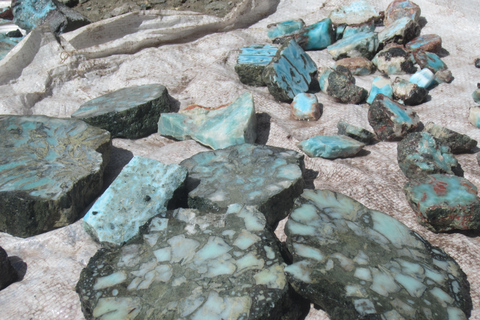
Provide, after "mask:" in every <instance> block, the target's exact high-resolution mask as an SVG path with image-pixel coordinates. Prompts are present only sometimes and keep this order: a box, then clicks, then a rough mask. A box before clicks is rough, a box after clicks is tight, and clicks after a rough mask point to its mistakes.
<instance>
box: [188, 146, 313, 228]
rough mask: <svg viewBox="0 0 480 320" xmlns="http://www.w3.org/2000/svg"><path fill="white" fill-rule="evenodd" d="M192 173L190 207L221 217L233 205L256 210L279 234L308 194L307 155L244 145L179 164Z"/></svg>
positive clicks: (204, 154) (267, 147) (189, 186)
mask: <svg viewBox="0 0 480 320" xmlns="http://www.w3.org/2000/svg"><path fill="white" fill-rule="evenodd" d="M180 164H181V165H183V166H185V167H186V168H187V169H188V178H187V189H188V192H189V194H188V205H189V207H190V208H197V209H199V210H201V211H212V212H219V211H221V210H223V209H225V208H227V207H228V206H229V205H230V204H231V203H239V204H242V205H243V204H245V205H251V206H255V207H257V208H258V209H259V210H260V211H261V212H262V213H263V214H265V216H266V219H267V223H268V224H269V225H270V226H272V227H273V229H275V226H276V225H277V223H278V221H280V220H282V219H284V218H285V217H286V216H287V215H288V212H289V211H288V210H289V209H290V208H291V207H292V205H293V200H294V199H295V198H296V197H298V196H299V195H300V193H301V192H302V189H303V185H304V181H303V176H302V174H303V170H304V163H303V155H301V154H300V153H298V152H295V151H293V150H288V149H283V148H275V147H270V146H264V145H258V146H255V145H251V144H242V145H238V146H232V147H229V148H225V149H222V150H216V151H211V152H201V153H198V154H196V155H194V156H193V157H191V158H189V159H186V160H184V161H182V162H181V163H180Z"/></svg>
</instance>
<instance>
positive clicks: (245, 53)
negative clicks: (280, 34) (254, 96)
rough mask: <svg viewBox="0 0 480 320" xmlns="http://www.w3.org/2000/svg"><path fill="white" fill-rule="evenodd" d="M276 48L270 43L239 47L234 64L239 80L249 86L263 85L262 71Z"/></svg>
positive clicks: (275, 51)
mask: <svg viewBox="0 0 480 320" xmlns="http://www.w3.org/2000/svg"><path fill="white" fill-rule="evenodd" d="M277 50H278V47H277V46H275V45H271V44H264V45H262V44H254V45H251V46H249V47H243V48H241V49H240V53H239V54H238V58H237V64H236V65H235V72H237V74H238V78H239V79H240V82H242V83H244V84H246V85H250V86H265V85H266V83H265V81H264V79H263V72H264V71H265V67H266V66H267V65H268V64H269V63H270V61H272V59H273V57H274V56H275V54H276V53H277Z"/></svg>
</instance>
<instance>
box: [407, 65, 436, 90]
mask: <svg viewBox="0 0 480 320" xmlns="http://www.w3.org/2000/svg"><path fill="white" fill-rule="evenodd" d="M434 80H435V74H434V73H433V72H432V71H430V70H429V69H427V68H425V69H422V70H419V71H417V72H416V73H415V74H413V75H412V76H411V77H410V80H409V81H410V82H411V83H415V84H417V85H418V86H420V87H422V88H425V89H428V88H429V87H430V86H431V85H432V84H433V82H434Z"/></svg>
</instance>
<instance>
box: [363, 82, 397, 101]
mask: <svg viewBox="0 0 480 320" xmlns="http://www.w3.org/2000/svg"><path fill="white" fill-rule="evenodd" d="M379 93H381V94H383V95H385V96H387V97H389V98H392V96H393V89H392V85H391V83H390V79H388V78H384V77H375V79H373V82H372V88H371V89H370V94H369V96H368V98H367V103H368V104H371V103H372V102H373V100H374V99H375V97H376V96H377V94H379Z"/></svg>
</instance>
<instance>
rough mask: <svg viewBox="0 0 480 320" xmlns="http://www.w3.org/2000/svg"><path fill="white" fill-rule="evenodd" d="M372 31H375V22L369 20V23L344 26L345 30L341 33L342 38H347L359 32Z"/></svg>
mask: <svg viewBox="0 0 480 320" xmlns="http://www.w3.org/2000/svg"><path fill="white" fill-rule="evenodd" d="M373 31H375V21H373V20H370V21H369V22H366V23H363V24H360V25H351V26H346V27H345V30H344V31H343V38H347V37H349V36H352V35H354V34H356V33H360V32H373Z"/></svg>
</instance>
